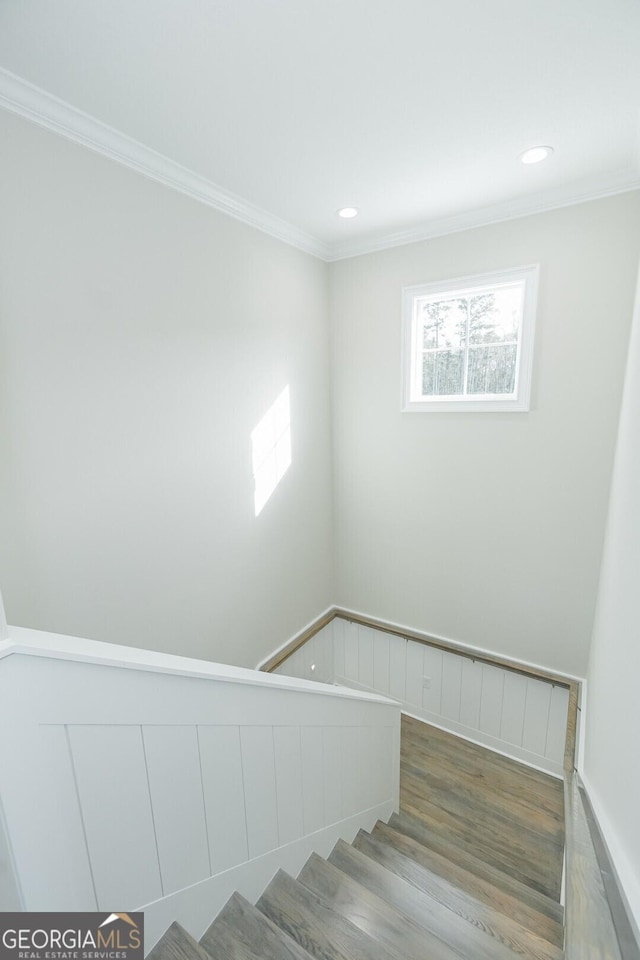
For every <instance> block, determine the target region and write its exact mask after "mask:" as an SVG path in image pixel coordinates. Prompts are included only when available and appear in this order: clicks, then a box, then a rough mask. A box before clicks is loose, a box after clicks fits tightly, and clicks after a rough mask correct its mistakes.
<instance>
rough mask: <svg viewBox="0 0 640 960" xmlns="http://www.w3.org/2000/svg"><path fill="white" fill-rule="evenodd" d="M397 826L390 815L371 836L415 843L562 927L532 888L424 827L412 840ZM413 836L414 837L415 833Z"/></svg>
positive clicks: (554, 906) (558, 910) (558, 912)
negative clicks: (381, 832) (381, 834)
mask: <svg viewBox="0 0 640 960" xmlns="http://www.w3.org/2000/svg"><path fill="white" fill-rule="evenodd" d="M401 824H402V815H398V814H394V816H393V817H392V818H391V820H390V821H389V823H388V824H385V823H382V822H381V821H378V823H377V824H376V826H375V828H374V830H373V834H374V835H375V834H376V831H377V830H378V828H380V827H384V828H385V829H386V830H388V831H392V832H393V833H394V834H396V833H397V834H398V835H399V836H401V837H407V839H409V840H411V841H413V842H416V843H418V844H419V845H420V846H421V847H425V848H426V849H430V850H434V851H435V852H436V853H439V854H440V856H442V857H444V858H445V859H446V860H447V861H448V862H450V863H452V864H456V865H458V866H460V867H462V868H463V869H464V870H466V871H468V872H469V873H471V874H474V875H475V876H477V877H479V878H480V879H482V880H486V881H487V882H488V883H490V884H491V885H492V886H494V887H497V888H498V889H500V890H504V891H505V893H510V892H511V891H513V892H514V893H515V894H516V895H517V897H518V899H519V900H520V901H521V902H523V903H526V904H528V905H529V906H530V907H531V908H532V909H534V910H536V911H538V912H539V913H542V914H543V915H544V916H547V917H549V918H551V919H552V920H555V921H556V922H557V923H560V924H561V923H562V920H563V910H562V907H561V906H560V904H559V903H558V902H557V901H556V900H552V899H551V898H550V897H546V896H545V895H544V894H542V893H539V891H537V890H534V889H533V887H530V886H528V884H525V883H521V882H520V881H518V880H516V879H515V878H514V877H512V876H510V875H509V874H508V873H505V872H504V871H502V870H499V869H498V868H497V867H494V866H493V865H492V864H489V863H487V862H486V860H481V859H480V858H478V857H476V856H474V855H473V853H471V852H470V851H469V850H467V849H466V848H464V847H461V846H459V845H457V844H455V843H451V842H450V841H449V840H447V839H446V838H444V837H443V836H442V835H441V834H439V833H437V832H436V831H435V830H431V829H430V828H429V827H428V826H427V824H426V823H420V824H419V828H420V829H419V833H420V835H419V836H412V834H411V833H410V832H407V831H406V830H402V829H400V827H401ZM413 832H414V833H415V831H413Z"/></svg>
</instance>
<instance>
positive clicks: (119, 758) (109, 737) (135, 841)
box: [68, 725, 163, 910]
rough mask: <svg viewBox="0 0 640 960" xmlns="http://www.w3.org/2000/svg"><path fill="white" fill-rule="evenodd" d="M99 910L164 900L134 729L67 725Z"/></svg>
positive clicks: (138, 740) (142, 761)
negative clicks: (119, 905)
mask: <svg viewBox="0 0 640 960" xmlns="http://www.w3.org/2000/svg"><path fill="white" fill-rule="evenodd" d="M68 729H69V742H70V744H71V752H72V756H73V763H74V767H75V771H76V781H77V784H78V795H79V798H80V805H81V808H82V814H83V818H84V824H85V830H86V836H87V845H88V848H89V856H90V858H91V865H92V870H93V876H94V880H95V887H96V893H97V899H98V907H99V909H101V910H109V909H111V907H112V905H113V904H114V903H125V904H136V905H138V904H141V903H149V902H150V901H152V900H157V899H158V898H159V897H161V896H162V895H163V890H162V885H161V881H160V868H159V864H158V851H157V848H156V839H155V833H154V827H153V817H152V812H151V799H150V796H149V784H148V781H147V769H146V762H145V756H144V749H143V743H142V731H141V729H140V727H138V726H115V725H114V726H101V725H96V726H70V727H69V728H68Z"/></svg>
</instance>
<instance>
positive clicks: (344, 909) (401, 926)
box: [298, 853, 460, 960]
mask: <svg viewBox="0 0 640 960" xmlns="http://www.w3.org/2000/svg"><path fill="white" fill-rule="evenodd" d="M298 880H299V882H300V883H303V884H304V885H305V886H306V887H308V888H309V889H310V890H313V892H314V893H316V894H317V895H318V896H319V897H320V898H321V899H322V900H323V901H324V902H325V903H326V904H328V905H329V906H330V907H331V908H332V909H333V910H335V911H336V913H339V914H341V915H342V916H343V917H346V918H348V919H350V920H351V921H352V922H353V923H355V924H356V925H357V926H358V927H360V929H361V930H364V932H365V933H368V934H369V935H370V936H371V937H374V938H375V939H376V940H379V941H380V942H381V943H384V944H385V946H386V947H388V948H390V949H391V950H394V951H395V952H396V953H398V954H400V955H401V956H402V957H403V958H405V960H426V958H428V960H460V955H459V954H458V953H457V952H456V951H455V950H454V949H453V948H452V947H450V946H449V945H448V944H446V943H444V942H443V941H442V940H440V939H439V938H438V937H436V936H435V935H434V934H432V933H431V932H430V931H428V930H425V928H424V927H423V926H420V925H419V924H417V923H415V922H414V921H413V920H411V919H410V918H409V917H407V916H406V915H404V914H400V913H398V911H397V910H395V909H394V908H393V907H392V906H390V905H389V903H388V902H387V901H386V900H382V899H381V898H380V897H378V896H376V895H375V894H373V893H371V891H370V890H369V889H367V888H366V887H363V886H362V885H361V884H359V883H358V882H357V881H356V880H354V879H353V878H352V877H351V876H349V875H347V874H346V873H344V872H343V871H342V870H339V869H338V868H337V867H335V866H333V865H332V864H331V863H328V862H327V861H326V860H323V859H322V857H319V856H318V855H317V854H315V853H314V854H312V855H311V856H310V857H309V859H308V861H307V863H306V864H305V866H304V867H303V868H302V871H301V872H300V875H299V877H298Z"/></svg>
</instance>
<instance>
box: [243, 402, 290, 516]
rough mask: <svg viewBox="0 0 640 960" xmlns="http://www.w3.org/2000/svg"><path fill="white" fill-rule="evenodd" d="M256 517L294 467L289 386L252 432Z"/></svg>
mask: <svg viewBox="0 0 640 960" xmlns="http://www.w3.org/2000/svg"><path fill="white" fill-rule="evenodd" d="M251 450H252V459H253V479H254V482H255V494H254V501H255V511H256V517H257V516H258V514H259V513H260V511H261V510H262V508H263V507H264V505H265V503H266V502H267V500H268V499H269V497H270V496H271V494H272V493H273V491H274V490H275V488H276V487H277V486H278V484H279V483H280V481H281V480H282V478H283V477H284V475H285V473H286V472H287V470H288V469H289V467H290V466H291V414H290V408H289V386H288V385H287V386H286V387H285V388H284V390H283V391H282V393H281V394H280V395H279V396H278V398H277V399H276V401H275V402H274V403H273V404H272V406H270V407H269V409H268V410H267V412H266V413H265V415H264V417H263V418H262V420H261V421H260V423H259V424H258V425H257V426H256V427H255V428H254V429H253V430H252V432H251Z"/></svg>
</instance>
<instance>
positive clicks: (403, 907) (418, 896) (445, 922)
mask: <svg viewBox="0 0 640 960" xmlns="http://www.w3.org/2000/svg"><path fill="white" fill-rule="evenodd" d="M329 862H330V863H332V864H333V865H334V866H336V867H338V868H339V869H340V870H343V871H344V872H345V873H348V874H349V875H350V876H352V877H353V879H354V880H357V881H358V883H361V884H362V885H363V886H366V887H367V888H368V889H369V890H371V892H372V893H375V894H376V895H377V896H379V897H381V898H382V899H383V900H386V901H387V902H388V903H390V904H391V905H392V906H394V907H395V908H396V910H398V911H400V912H401V913H404V914H405V915H406V916H408V917H411V919H412V920H414V921H415V922H416V923H418V924H419V925H421V926H423V927H425V929H428V930H431V931H432V932H433V933H435V934H436V936H438V937H440V938H441V939H442V940H444V941H445V942H447V943H449V944H450V946H452V947H453V948H454V949H455V950H457V951H458V953H460V954H461V956H463V957H465V958H467V960H514V957H515V955H516V954H519V955H520V956H522V955H523V950H522V947H521V944H520V941H521V939H523V938H524V937H525V936H526V937H527V946H528V952H527V953H524V956H527V957H528V958H529V960H534V958H535V960H561V957H562V954H561V952H560V951H559V950H558V949H557V948H556V947H553V946H552V945H551V944H549V943H547V942H546V941H544V940H541V939H540V938H534V937H529V936H528V934H527V932H526V931H525V930H524V928H521V929H520V934H519V939H518V942H515V941H513V940H510V939H509V938H507V937H502V936H501V934H500V931H499V929H498V926H497V925H496V924H494V923H493V922H489V920H488V910H484V909H483V907H482V905H480V904H479V905H478V912H477V914H476V913H475V912H465V909H460V900H459V898H457V899H454V901H453V904H452V905H451V906H450V905H447V904H446V903H445V902H442V901H441V899H440V898H439V895H435V894H434V891H429V892H427V891H426V890H421V889H419V888H418V887H416V886H415V885H414V884H413V883H410V882H409V881H407V880H405V879H403V878H401V877H399V876H394V874H392V873H391V872H390V871H389V870H386V869H385V868H384V867H382V866H380V864H378V863H376V862H375V861H374V860H372V859H370V858H369V857H366V856H365V855H364V854H362V853H361V852H360V851H359V850H356V849H354V848H353V847H351V846H348V845H347V844H346V843H344V842H343V841H341V840H340V841H338V843H337V844H336V846H335V847H334V849H333V851H332V853H331V855H330V857H329ZM449 886H450V885H449ZM449 893H450V891H447V898H448V894H449ZM447 898H445V899H447ZM467 906H468V904H467ZM459 911H460V912H459Z"/></svg>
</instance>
